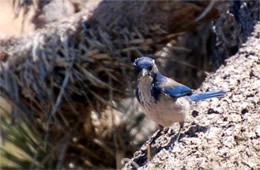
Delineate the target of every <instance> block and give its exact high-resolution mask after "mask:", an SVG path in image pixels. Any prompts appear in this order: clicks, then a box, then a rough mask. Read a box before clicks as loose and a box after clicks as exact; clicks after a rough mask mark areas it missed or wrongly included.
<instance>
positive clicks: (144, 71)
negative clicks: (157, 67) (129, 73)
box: [142, 68, 149, 77]
mask: <svg viewBox="0 0 260 170" xmlns="http://www.w3.org/2000/svg"><path fill="white" fill-rule="evenodd" d="M148 73H149V71H148V70H147V69H145V68H144V69H142V76H143V77H144V76H146V75H147V74H148Z"/></svg>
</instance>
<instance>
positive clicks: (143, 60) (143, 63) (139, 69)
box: [134, 57, 158, 78]
mask: <svg viewBox="0 0 260 170" xmlns="http://www.w3.org/2000/svg"><path fill="white" fill-rule="evenodd" d="M134 67H135V72H136V73H137V75H138V78H141V77H147V76H153V75H154V73H157V72H158V69H157V66H156V64H155V61H154V60H153V59H151V58H149V57H140V58H137V59H136V60H135V62H134Z"/></svg>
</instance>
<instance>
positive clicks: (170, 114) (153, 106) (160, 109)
mask: <svg viewBox="0 0 260 170" xmlns="http://www.w3.org/2000/svg"><path fill="white" fill-rule="evenodd" d="M134 68H135V72H136V76H137V87H136V97H137V100H138V102H139V103H140V105H141V108H142V110H143V111H144V113H145V114H146V116H147V117H148V118H150V119H152V120H153V121H155V122H156V123H158V124H159V125H160V126H162V127H169V126H171V125H172V124H173V123H175V122H179V124H180V129H179V132H178V136H177V139H176V141H178V140H179V137H180V131H181V129H182V128H183V125H184V120H185V117H186V115H187V114H188V113H189V112H190V109H191V104H192V103H193V102H196V101H199V100H203V99H208V98H212V97H220V96H223V95H224V94H225V92H224V91H210V92H204V93H199V94H193V93H192V90H191V89H190V88H189V87H187V86H185V85H183V84H180V83H178V82H176V81H174V80H173V79H171V78H168V77H165V76H163V75H162V74H161V73H160V72H159V71H158V68H157V66H156V64H155V61H154V60H153V59H151V58H149V57H141V58H137V59H136V60H135V62H134Z"/></svg>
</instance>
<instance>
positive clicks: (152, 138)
mask: <svg viewBox="0 0 260 170" xmlns="http://www.w3.org/2000/svg"><path fill="white" fill-rule="evenodd" d="M163 129H164V127H163V126H161V125H159V130H157V131H156V132H155V134H154V135H153V136H152V137H151V138H150V139H151V141H150V142H149V143H150V144H152V143H153V142H154V141H155V140H156V139H157V138H158V137H159V136H160V134H161V132H162V131H163Z"/></svg>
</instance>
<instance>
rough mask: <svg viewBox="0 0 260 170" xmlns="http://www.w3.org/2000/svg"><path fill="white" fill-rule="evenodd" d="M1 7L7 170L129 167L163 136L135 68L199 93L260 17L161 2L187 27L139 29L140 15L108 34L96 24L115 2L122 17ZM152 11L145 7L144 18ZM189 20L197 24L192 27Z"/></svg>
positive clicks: (87, 4) (48, 2)
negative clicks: (144, 109)
mask: <svg viewBox="0 0 260 170" xmlns="http://www.w3.org/2000/svg"><path fill="white" fill-rule="evenodd" d="M1 3H2V6H1V7H0V8H1V10H0V11H5V12H4V13H1V12H0V17H1V18H9V19H5V20H1V23H0V24H1V25H0V27H1V28H0V38H1V39H2V40H3V41H2V42H8V43H9V46H8V45H6V44H8V43H2V44H5V45H6V46H7V48H5V47H1V48H0V59H1V69H0V83H1V84H0V90H1V93H0V94H1V97H2V98H1V108H0V118H1V148H0V154H1V159H0V167H1V168H2V169H6V168H18V169H41V168H43V169H51V168H57V169H60V168H72V169H87V168H99V169H100V168H102V169H105V168H117V169H119V168H121V167H122V160H127V159H125V158H130V157H131V156H132V154H133V153H134V151H136V150H137V149H138V148H139V147H140V146H141V145H142V144H143V143H144V142H145V141H146V140H147V139H148V137H149V136H150V135H151V134H152V133H153V132H154V131H155V130H156V129H157V126H156V125H155V124H154V123H153V122H151V121H150V120H148V119H146V118H145V117H144V115H143V114H142V113H141V110H140V108H139V107H138V104H137V102H136V100H135V99H134V78H133V75H132V67H131V63H132V62H133V61H134V59H135V58H136V57H139V56H142V55H149V56H154V57H155V59H156V62H157V63H158V65H159V67H160V68H159V69H160V70H161V72H162V73H163V74H165V75H167V76H169V77H174V78H175V79H176V80H178V81H179V82H182V83H183V84H186V85H188V86H190V87H192V88H194V89H195V88H198V87H199V86H200V84H201V83H202V82H203V80H204V79H205V77H206V75H207V72H212V71H215V70H216V69H217V68H218V67H219V66H220V65H221V64H223V63H224V60H225V58H227V57H229V56H231V55H233V54H235V53H236V52H237V50H238V47H239V45H240V44H241V41H242V40H243V39H244V38H245V37H239V33H240V32H242V31H243V29H241V28H243V27H245V26H243V25H240V26H239V24H241V23H240V22H241V18H243V17H248V16H250V17H252V18H254V17H257V16H255V13H250V11H247V13H246V12H245V13H236V12H237V10H236V8H237V9H239V10H242V9H241V8H240V6H241V5H242V4H243V3H246V4H247V8H248V9H249V8H250V9H251V8H254V7H255V6H257V2H256V1H255V2H244V1H237V2H232V1H229V2H218V3H212V2H210V1H174V2H172V3H174V4H173V5H172V4H171V5H167V3H169V2H167V3H166V2H164V1H161V2H160V1H158V2H156V1H154V2H153V3H158V4H159V6H157V7H156V8H155V9H157V8H160V10H162V11H163V10H166V11H167V12H169V11H170V12H171V10H172V11H174V10H175V11H181V12H179V13H178V14H176V18H174V19H173V20H175V21H176V23H177V24H179V25H174V26H173V27H172V26H171V25H172V24H175V22H173V23H172V22H170V21H172V20H170V19H171V18H170V17H169V23H168V25H164V26H163V27H161V28H160V27H157V26H154V25H156V23H155V24H154V23H152V24H150V25H149V24H147V25H146V24H144V25H142V26H140V27H138V26H135V25H134V24H132V22H133V21H132V20H131V17H134V16H131V15H130V14H129V15H130V16H128V17H129V18H127V19H125V17H126V16H127V15H128V13H127V12H128V11H126V12H125V13H126V14H125V15H124V16H122V17H121V16H118V18H120V17H121V18H120V19H118V20H120V21H119V22H118V23H120V24H118V23H116V24H114V23H106V24H104V25H105V27H104V26H103V27H102V26H101V25H102V22H101V24H100V25H98V24H96V25H95V22H93V23H94V24H93V23H91V22H90V21H89V20H91V19H89V18H91V17H92V16H94V17H95V16H96V15H102V10H103V11H104V10H105V9H106V7H107V6H106V3H113V5H110V7H111V8H112V7H115V11H116V6H120V3H121V2H120V1H115V2H111V1H110V2H106V3H104V2H102V1H95V0H66V1H62V0H45V1H41V0H13V1H9V0H2V2H1ZM117 3H118V4H117ZM129 3H132V4H134V3H135V2H129ZM149 3H150V2H149V1H140V2H138V3H136V4H137V6H138V9H139V8H140V10H141V9H142V7H145V5H147V4H148V5H149ZM140 4H141V5H140ZM158 4H157V5H158ZM102 5H103V6H102ZM121 5H122V8H123V7H124V5H125V6H126V4H123V3H122V4H121ZM128 5H129V6H131V4H128ZM142 5H144V6H142ZM160 5H161V6H160ZM172 6H173V7H174V8H172V9H171V8H170V7H172ZM175 7H176V8H175ZM177 7H181V8H177ZM133 8H136V7H135V6H134V5H133ZM168 8H170V9H168ZM91 9H95V10H93V11H91ZM107 10H110V9H107ZM122 10H123V9H122ZM142 10H143V9H142ZM193 10H194V11H195V12H193ZM243 10H244V11H246V9H243ZM89 11H91V12H89ZM100 11H101V12H100ZM112 11H113V10H112ZM144 11H145V10H144ZM182 11H185V12H182ZM187 11H190V13H187ZM121 12H122V11H121ZM156 12H158V11H156V10H155V13H154V14H155V15H156V14H157V13H156ZM160 12H161V11H159V12H158V13H160ZM242 12H243V11H242ZM84 13H85V15H86V16H85V15H84ZM130 13H131V12H130ZM161 13H162V12H161ZM161 13H160V14H161ZM140 14H141V13H140ZM163 14H164V13H163ZM252 14H253V15H252ZM172 15H173V14H172ZM187 15H190V16H188V17H191V19H190V20H184V19H183V18H185V17H187ZM242 15H243V16H242ZM73 16H76V17H75V18H76V19H74V20H75V22H71V23H70V24H71V25H70V24H68V25H69V26H64V28H65V29H64V30H65V31H64V32H65V33H64V32H62V31H60V32H59V29H58V27H62V24H63V23H65V24H66V21H65V22H60V21H61V20H62V21H64V20H66V19H70V18H72V19H71V20H73ZM112 16H113V15H112ZM114 16H116V15H114ZM137 16H138V14H137ZM86 17H87V19H86ZM102 17H104V18H105V19H104V20H106V16H101V18H102ZM135 17H136V16H135ZM250 17H249V18H250ZM77 18H80V19H77ZM122 18H123V19H122ZM153 19H154V18H152V19H151V20H152V21H153ZM159 19H160V18H159ZM182 19H183V21H182ZM107 20H109V17H108V19H107ZM113 20H116V19H113ZM147 20H149V16H148V18H147ZM154 20H155V21H156V18H155V19H154ZM157 21H158V20H157ZM177 21H178V22H177ZM180 21H181V22H180ZM59 22H60V23H61V24H56V25H55V23H59ZM105 22H106V21H104V23H105ZM147 23H148V22H147ZM51 24H53V26H50V27H48V25H51ZM189 24H190V25H191V26H190V27H189ZM74 25H76V26H75V27H74ZM187 25H188V26H187ZM56 27H57V29H56ZM140 28H142V29H140ZM73 29H75V30H77V31H75V30H73ZM248 29H250V28H248ZM41 30H43V31H41ZM44 30H45V31H44ZM53 30H54V31H53ZM61 30H62V29H61ZM35 31H36V32H37V31H39V34H35V36H32V37H30V36H28V37H29V38H27V39H26V38H25V42H23V41H20V40H19V37H22V36H26V34H28V33H33V32H35ZM73 31H75V32H73ZM10 35H11V36H13V35H15V36H16V37H13V38H9V36H10ZM36 35H37V36H38V35H40V36H38V37H41V36H42V37H43V38H42V39H40V38H38V39H37V38H35V37H37V36H36ZM5 39H7V40H8V41H5ZM23 44H27V46H29V47H31V48H32V49H34V50H35V49H36V50H35V51H33V52H31V51H30V50H28V51H30V52H28V53H26V49H23V48H21V49H19V48H18V47H20V46H21V47H22V45H23ZM15 46H16V47H17V49H13V47H15ZM23 50H24V51H23ZM34 53H35V54H34ZM20 56H23V57H25V59H24V60H23V61H22V62H20V63H18V64H16V65H15V64H13V65H12V64H10V63H11V62H10V63H8V64H6V63H7V61H8V60H11V59H12V58H18V57H20ZM35 58H36V59H35ZM14 60H15V59H14ZM5 65H7V66H5Z"/></svg>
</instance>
